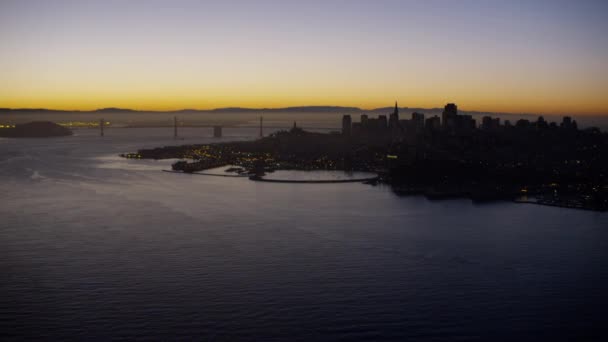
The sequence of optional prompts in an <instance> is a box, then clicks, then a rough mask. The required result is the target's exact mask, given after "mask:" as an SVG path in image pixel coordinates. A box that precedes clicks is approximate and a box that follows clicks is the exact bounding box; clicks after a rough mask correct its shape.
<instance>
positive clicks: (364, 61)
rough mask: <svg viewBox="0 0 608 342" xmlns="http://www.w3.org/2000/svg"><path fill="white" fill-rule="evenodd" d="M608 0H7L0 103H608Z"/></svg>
mask: <svg viewBox="0 0 608 342" xmlns="http://www.w3.org/2000/svg"><path fill="white" fill-rule="evenodd" d="M607 13H608V1H605V0H599V1H584V0H583V1H575V0H567V1H562V0H551V1H533V0H527V1H526V0H522V1H517V0H510V1H507V0H505V1H491V0H479V1H465V0H462V1H459V0H446V1H434V0H426V1H422V0H421V1H405V0H404V1H388V0H386V1H382V0H379V1H378V0H377V1H372V0H370V1H346V0H344V1H331V0H325V1H312V0H306V1H254V0H246V1H186V0H166V1H152V0H151V1H137V0H132V1H129V0H124V1H116V0H109V1H108V0H105V1H87V0H71V1H70V0H42V1H29V0H19V1H7V0H0V43H1V45H0V46H1V47H2V49H1V50H0V107H13V108H15V107H30V108H32V107H46V108H55V109H94V108H100V107H110V106H115V107H128V108H134V109H155V110H164V109H180V108H199V109H204V108H215V107H225V106H243V107H283V106H297V105H342V106H357V107H362V108H372V107H384V106H390V105H391V104H392V103H393V102H394V101H395V100H398V101H399V104H400V105H401V106H409V107H439V106H443V104H445V103H446V102H456V103H457V104H458V105H459V107H460V108H463V109H467V110H480V111H503V112H528V113H532V112H534V113H556V114H562V113H569V114H608V65H607V64H608V20H606V14H607Z"/></svg>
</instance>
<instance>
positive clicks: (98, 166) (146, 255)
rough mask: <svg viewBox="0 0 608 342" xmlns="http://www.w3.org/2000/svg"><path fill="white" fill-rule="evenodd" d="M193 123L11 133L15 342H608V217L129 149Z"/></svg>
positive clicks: (8, 175)
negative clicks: (220, 168)
mask: <svg viewBox="0 0 608 342" xmlns="http://www.w3.org/2000/svg"><path fill="white" fill-rule="evenodd" d="M180 133H181V134H182V135H183V136H184V140H177V141H176V140H173V139H172V138H171V134H172V131H171V129H170V128H142V129H118V128H117V129H108V130H107V131H106V137H104V138H101V137H99V136H97V134H98V133H97V132H96V131H94V130H79V131H77V132H76V135H75V136H73V137H65V138H52V139H0V177H1V181H0V193H1V194H2V195H1V196H2V197H1V199H2V200H1V205H0V253H1V257H0V271H1V274H2V277H1V278H0V336H1V337H2V339H3V340H21V339H54V340H91V339H101V340H109V339H142V340H173V339H181V340H187V339H188V338H189V337H196V338H197V339H205V340H271V339H276V340H408V339H411V340H428V341H444V340H445V341H454V340H485V341H487V340H494V341H496V340H517V339H519V340H539V339H543V338H544V339H548V340H553V341H555V340H585V339H587V340H598V341H599V340H605V339H607V338H608V333H607V331H606V328H605V324H604V322H605V315H604V313H605V310H606V307H608V290H607V289H608V214H605V213H596V212H588V211H577V210H568V209H560V208H552V207H542V206H534V205H525V204H514V203H508V202H499V203H491V204H483V205H479V204H473V203H471V201H468V200H446V201H429V200H427V199H425V198H423V197H399V196H397V195H395V194H394V193H393V192H392V191H391V189H390V188H389V187H386V186H376V187H374V186H370V185H365V184H357V183H354V184H276V183H264V182H252V181H249V180H247V179H243V178H226V177H210V176H209V177H206V176H195V175H192V176H189V175H182V174H172V173H166V172H161V170H162V169H167V168H170V164H171V161H149V160H125V159H122V158H119V157H117V155H118V154H119V153H123V152H133V151H135V150H137V149H139V148H143V147H158V146H165V145H173V144H190V143H203V142H213V141H217V140H214V139H213V138H211V133H212V132H211V130H210V129H195V128H190V129H183V130H182V131H181V132H180ZM256 133H257V130H256V129H253V128H252V129H247V128H239V129H237V128H234V129H225V130H224V135H225V137H224V138H223V139H224V140H229V139H243V140H244V139H253V138H254V137H255V135H256Z"/></svg>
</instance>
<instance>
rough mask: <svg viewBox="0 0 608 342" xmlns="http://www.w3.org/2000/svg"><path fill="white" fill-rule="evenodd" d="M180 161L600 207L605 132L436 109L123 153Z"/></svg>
mask: <svg viewBox="0 0 608 342" xmlns="http://www.w3.org/2000/svg"><path fill="white" fill-rule="evenodd" d="M123 156H125V157H135V158H153V159H164V158H182V159H189V160H190V161H180V162H177V163H175V164H173V169H174V170H175V171H182V172H187V173H192V172H197V171H202V170H206V169H210V168H215V167H219V166H224V165H236V166H237V168H235V169H234V170H232V171H236V172H240V173H245V174H249V175H251V176H252V179H254V180H255V179H256V177H259V176H260V175H263V174H264V173H266V172H272V171H273V170H277V169H298V170H345V171H349V170H350V171H371V172H376V173H378V174H379V175H380V180H381V182H383V183H386V184H389V185H390V186H391V187H392V188H393V190H394V191H395V192H396V193H397V194H403V195H408V194H423V195H425V196H427V197H429V198H436V199H439V198H450V197H466V198H471V199H473V200H476V201H488V200H515V201H518V202H525V203H535V204H543V205H554V206H561V207H569V208H579V209H590V210H600V211H605V210H607V209H608V180H607V178H608V177H607V176H608V134H606V133H603V132H601V131H600V130H599V129H597V128H588V129H585V130H579V129H578V127H577V123H576V121H575V120H572V119H571V118H569V117H565V118H564V119H563V121H562V122H561V123H560V124H557V123H554V122H551V123H549V122H547V121H545V120H544V119H543V117H539V118H538V119H537V120H536V121H529V120H524V119H521V120H518V121H517V122H515V123H511V122H509V121H508V120H505V121H504V122H503V123H501V122H500V119H498V118H492V117H489V116H486V117H483V119H482V122H481V124H479V125H478V124H477V122H476V120H475V119H473V118H472V117H471V116H470V115H459V114H458V110H457V107H456V105H454V104H448V105H446V106H445V109H444V111H443V114H442V116H441V118H440V117H439V116H432V117H428V118H425V116H424V114H422V113H418V112H414V113H412V114H411V118H410V119H406V120H403V119H400V118H399V109H398V107H397V106H395V109H394V110H393V112H392V113H388V114H387V115H379V116H378V117H377V118H370V117H368V116H367V115H365V114H364V115H361V119H360V121H359V122H354V123H353V122H352V119H351V116H350V115H344V117H343V121H342V132H333V133H329V134H323V133H313V132H307V131H304V130H302V129H300V128H298V127H296V125H295V124H294V127H293V128H292V129H291V130H290V131H281V132H277V133H274V134H272V135H270V136H267V137H264V138H261V139H258V140H255V141H249V142H229V143H218V144H207V145H186V146H167V147H163V148H156V149H147V150H140V151H138V152H137V153H132V154H126V155H123Z"/></svg>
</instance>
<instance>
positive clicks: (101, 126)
mask: <svg viewBox="0 0 608 342" xmlns="http://www.w3.org/2000/svg"><path fill="white" fill-rule="evenodd" d="M99 135H100V136H102V137H103V118H102V119H100V120H99Z"/></svg>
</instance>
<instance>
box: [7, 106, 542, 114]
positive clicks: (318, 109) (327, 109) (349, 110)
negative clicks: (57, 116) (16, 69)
mask: <svg viewBox="0 0 608 342" xmlns="http://www.w3.org/2000/svg"><path fill="white" fill-rule="evenodd" d="M393 109H394V107H381V108H374V109H361V108H358V107H341V106H299V107H284V108H243V107H225V108H215V109H180V110H167V111H165V110H134V109H128V108H115V107H109V108H100V109H95V110H89V111H83V110H57V109H46V108H0V114H2V113H41V114H43V113H62V114H67V113H80V114H85V113H92V114H94V113H130V114H133V113H167V114H204V113H227V114H229V113H344V114H363V113H374V114H378V113H383V114H384V113H385V114H389V113H392V111H393ZM442 110H443V108H410V107H399V111H400V112H401V113H403V114H406V113H407V114H409V113H412V112H423V113H437V112H441V111H442ZM461 113H463V114H473V115H481V114H508V113H491V112H476V111H461ZM517 115H532V114H517Z"/></svg>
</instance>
